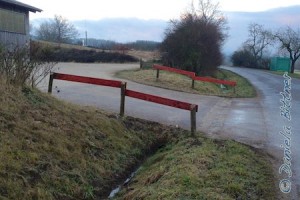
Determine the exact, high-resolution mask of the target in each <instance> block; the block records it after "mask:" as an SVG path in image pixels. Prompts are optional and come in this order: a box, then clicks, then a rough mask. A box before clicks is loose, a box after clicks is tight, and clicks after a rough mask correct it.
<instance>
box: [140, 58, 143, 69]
mask: <svg viewBox="0 0 300 200" xmlns="http://www.w3.org/2000/svg"><path fill="white" fill-rule="evenodd" d="M140 69H143V60H142V59H141V58H140Z"/></svg>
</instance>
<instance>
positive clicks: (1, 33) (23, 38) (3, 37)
mask: <svg viewBox="0 0 300 200" xmlns="http://www.w3.org/2000/svg"><path fill="white" fill-rule="evenodd" d="M0 9H4V10H8V11H10V12H12V13H13V14H14V13H15V14H19V13H22V14H24V15H25V19H24V24H25V32H24V33H16V32H13V31H7V30H1V29H0V43H1V45H4V46H11V47H14V46H24V45H26V44H28V43H29V40H30V37H29V11H25V10H18V9H16V8H13V7H12V8H10V7H7V6H6V7H4V6H0ZM0 20H4V19H0Z"/></svg>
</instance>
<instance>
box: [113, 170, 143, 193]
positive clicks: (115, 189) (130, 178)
mask: <svg viewBox="0 0 300 200" xmlns="http://www.w3.org/2000/svg"><path fill="white" fill-rule="evenodd" d="M138 170H139V168H138V169H136V170H135V171H134V172H132V173H131V174H130V176H129V177H128V178H127V179H126V180H125V181H124V182H123V184H122V185H118V186H117V187H116V188H114V189H113V190H112V191H111V192H110V194H109V196H108V198H109V199H111V198H114V197H115V196H116V195H117V194H118V193H119V192H120V190H121V189H122V187H123V186H125V185H127V184H128V183H129V182H130V181H131V180H132V179H133V177H134V176H135V175H136V173H137V171H138Z"/></svg>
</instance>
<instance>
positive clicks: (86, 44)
mask: <svg viewBox="0 0 300 200" xmlns="http://www.w3.org/2000/svg"><path fill="white" fill-rule="evenodd" d="M85 46H88V39H87V31H85Z"/></svg>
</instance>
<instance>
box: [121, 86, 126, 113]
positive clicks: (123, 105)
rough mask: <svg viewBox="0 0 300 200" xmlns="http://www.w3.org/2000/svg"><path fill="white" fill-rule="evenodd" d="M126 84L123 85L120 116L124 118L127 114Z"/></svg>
mask: <svg viewBox="0 0 300 200" xmlns="http://www.w3.org/2000/svg"><path fill="white" fill-rule="evenodd" d="M126 85H127V83H126V82H122V84H121V103H120V116H121V117H124V113H125V96H126Z"/></svg>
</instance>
